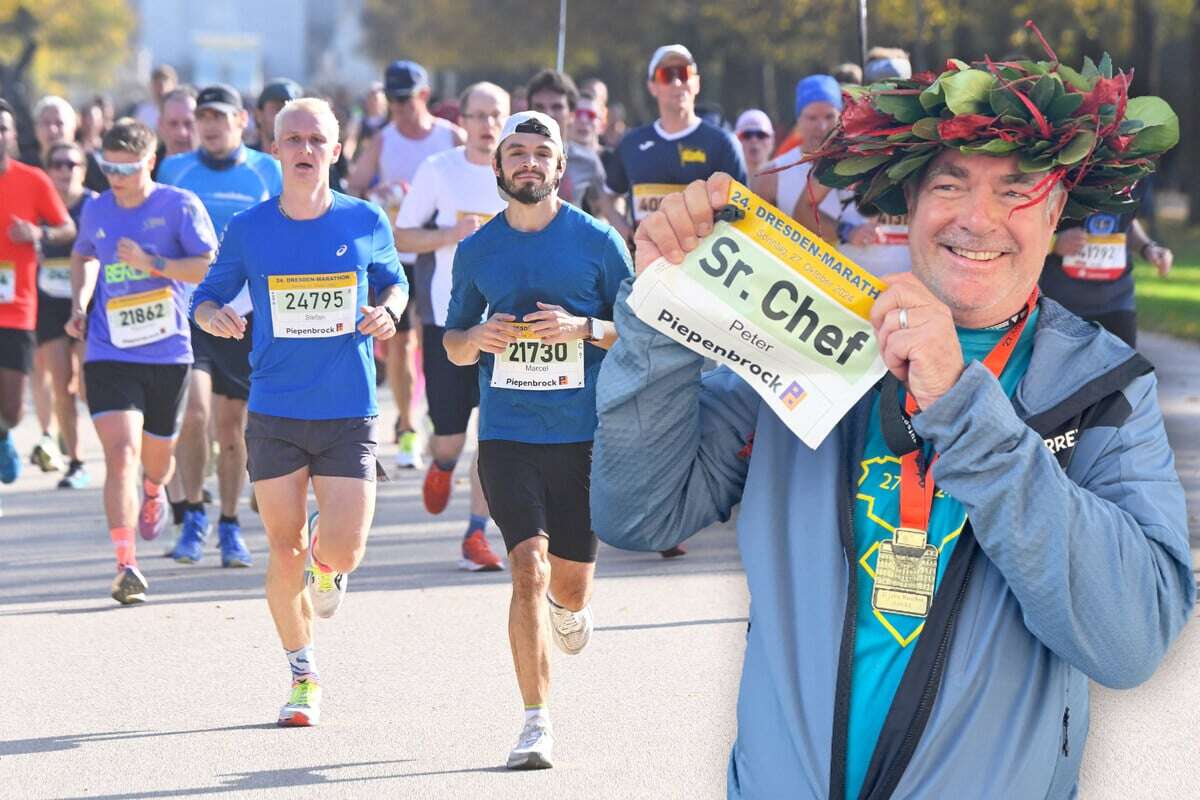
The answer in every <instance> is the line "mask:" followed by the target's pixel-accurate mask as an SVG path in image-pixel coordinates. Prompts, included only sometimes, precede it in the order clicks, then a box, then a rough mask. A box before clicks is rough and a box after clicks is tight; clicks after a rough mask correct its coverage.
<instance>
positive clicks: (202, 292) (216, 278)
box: [188, 214, 269, 324]
mask: <svg viewBox="0 0 1200 800" xmlns="http://www.w3.org/2000/svg"><path fill="white" fill-rule="evenodd" d="M242 217H243V215H242V214H235V215H234V217H233V219H231V220H230V221H229V224H228V225H227V226H225V233H224V235H223V236H222V237H221V249H220V250H219V251H218V253H217V260H216V261H214V262H213V263H212V265H211V266H210V267H209V268H208V272H207V273H205V275H204V280H202V281H200V285H199V286H197V287H196V291H195V292H194V293H193V294H192V307H191V308H190V309H188V317H190V318H191V319H192V321H193V322H195V321H196V318H195V316H194V312H195V310H196V307H197V306H199V305H200V304H201V303H203V302H205V301H209V300H211V301H212V302H214V303H216V304H217V305H219V306H224V305H227V304H228V303H230V302H232V301H233V298H234V297H236V296H237V294H238V292H240V291H241V290H242V287H243V286H245V285H246V277H247V272H246V261H245V257H244V256H243V252H242V229H243V228H245V225H244V224H243V219H242ZM268 324H269V323H268Z"/></svg>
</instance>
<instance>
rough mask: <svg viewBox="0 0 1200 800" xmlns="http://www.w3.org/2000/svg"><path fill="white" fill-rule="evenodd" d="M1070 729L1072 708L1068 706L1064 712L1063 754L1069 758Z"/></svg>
mask: <svg viewBox="0 0 1200 800" xmlns="http://www.w3.org/2000/svg"><path fill="white" fill-rule="evenodd" d="M1070 728H1071V707H1070V706H1067V708H1066V710H1064V711H1063V735H1062V754H1063V755H1064V756H1066V757H1068V758H1069V757H1070V755H1071V740H1070Z"/></svg>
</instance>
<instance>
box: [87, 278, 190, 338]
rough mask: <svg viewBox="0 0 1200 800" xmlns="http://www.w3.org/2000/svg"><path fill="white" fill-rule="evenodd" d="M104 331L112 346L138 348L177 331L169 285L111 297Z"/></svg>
mask: <svg viewBox="0 0 1200 800" xmlns="http://www.w3.org/2000/svg"><path fill="white" fill-rule="evenodd" d="M104 310H105V313H106V314H107V315H108V334H109V338H110V339H111V340H112V343H113V345H114V346H115V347H120V348H122V349H125V348H128V347H141V346H142V345H145V344H153V343H154V342H161V341H162V340H163V339H167V338H169V337H171V336H174V335H175V334H176V333H178V332H179V326H178V324H177V322H176V319H175V303H174V302H173V300H172V297H171V287H169V286H164V287H163V288H161V289H151V290H150V291H148V292H138V293H137V294H127V295H124V296H123V297H115V298H113V299H111V300H109V301H108V305H107V306H105V309H104Z"/></svg>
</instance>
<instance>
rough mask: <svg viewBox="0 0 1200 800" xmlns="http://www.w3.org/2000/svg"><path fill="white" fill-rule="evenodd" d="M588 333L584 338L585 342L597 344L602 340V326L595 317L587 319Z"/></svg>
mask: <svg viewBox="0 0 1200 800" xmlns="http://www.w3.org/2000/svg"><path fill="white" fill-rule="evenodd" d="M587 327H588V332H587V336H585V337H584V341H585V342H598V341H600V340H601V339H603V338H604V326H603V325H601V324H600V320H598V319H596V318H595V317H588V318H587Z"/></svg>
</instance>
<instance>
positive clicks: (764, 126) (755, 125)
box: [733, 108, 775, 136]
mask: <svg viewBox="0 0 1200 800" xmlns="http://www.w3.org/2000/svg"><path fill="white" fill-rule="evenodd" d="M742 131H762V132H763V133H765V134H768V135H770V136H774V135H775V127H774V126H773V125H772V124H771V118H770V117H768V116H767V115H766V112H764V111H760V110H759V109H757V108H751V109H749V110H747V111H743V112H742V113H741V116H739V117H738V118H737V125H735V126H734V128H733V132H734V133H741V132H742Z"/></svg>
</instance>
